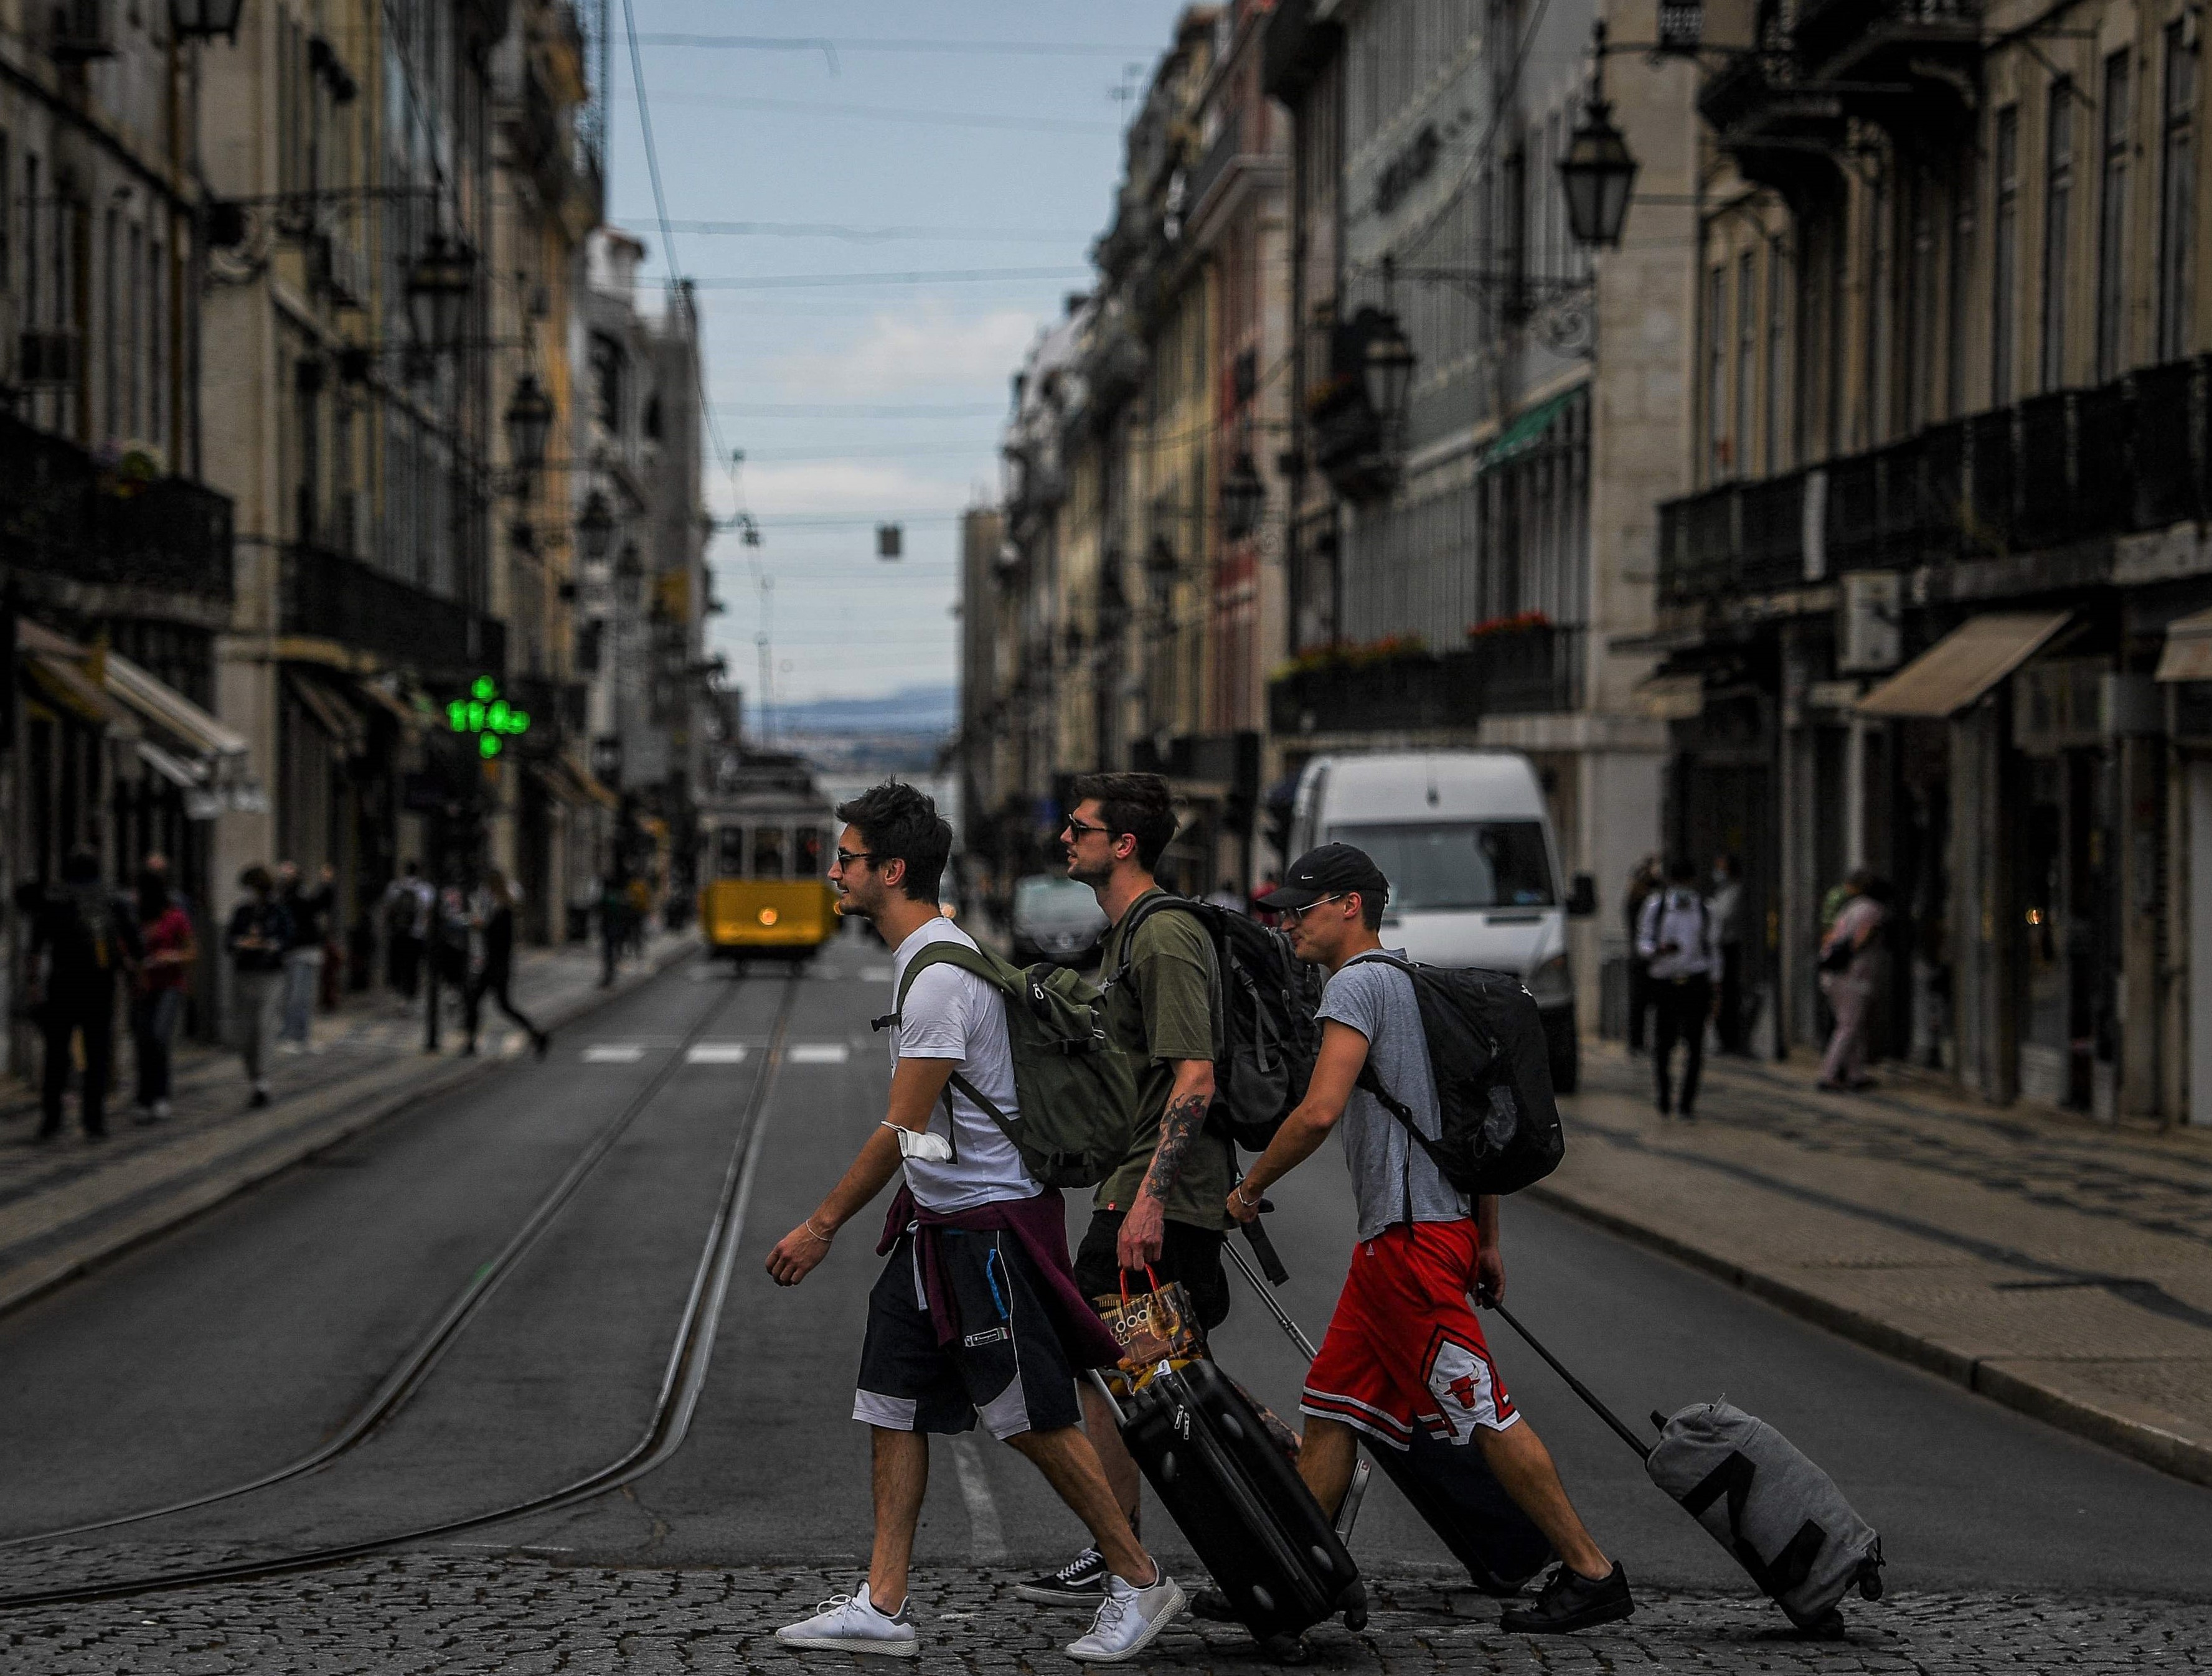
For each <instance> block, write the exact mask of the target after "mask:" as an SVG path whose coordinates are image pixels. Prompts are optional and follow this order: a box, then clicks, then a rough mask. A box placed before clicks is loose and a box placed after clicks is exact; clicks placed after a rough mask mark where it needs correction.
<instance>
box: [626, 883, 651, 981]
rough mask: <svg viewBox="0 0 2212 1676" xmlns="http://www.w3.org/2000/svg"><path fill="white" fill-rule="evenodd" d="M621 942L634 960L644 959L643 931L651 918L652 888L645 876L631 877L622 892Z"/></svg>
mask: <svg viewBox="0 0 2212 1676" xmlns="http://www.w3.org/2000/svg"><path fill="white" fill-rule="evenodd" d="M623 908H624V909H625V912H624V913H623V944H624V945H625V947H626V948H627V949H628V950H629V954H630V955H631V956H632V957H633V958H635V959H638V960H642V959H644V958H645V929H646V926H647V922H648V921H650V920H652V918H653V887H652V886H651V885H650V884H647V883H646V880H645V875H644V874H642V873H637V874H634V875H632V877H631V878H630V882H629V884H628V885H627V886H625V887H624V889H623Z"/></svg>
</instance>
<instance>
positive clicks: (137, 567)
mask: <svg viewBox="0 0 2212 1676" xmlns="http://www.w3.org/2000/svg"><path fill="white" fill-rule="evenodd" d="M0 460H5V461H6V462H7V465H6V466H5V468H4V469H0V563H5V564H8V565H9V566H12V567H14V568H17V569H20V570H24V571H29V572H33V573H38V574H46V575H52V576H59V577H64V578H66V579H68V580H70V581H73V582H81V583H88V584H92V585H94V586H110V587H115V586H129V587H132V588H138V589H146V590H152V591H155V592H164V593H171V594H177V595H181V596H185V597H186V598H191V599H193V600H195V601H198V602H201V603H203V604H211V605H219V606H228V604H229V603H230V599H231V591H232V586H233V579H232V575H231V557H232V556H231V503H230V498H229V496H228V495H218V494H217V493H216V491H215V490H213V489H209V488H206V487H205V486H204V485H202V484H200V483H192V482H191V481H189V480H188V479H185V478H183V477H157V478H154V479H152V480H151V481H142V480H140V479H137V478H136V477H131V476H129V475H127V474H125V473H122V472H118V471H111V470H109V469H107V468H105V467H103V466H102V465H101V464H100V462H99V461H98V460H95V459H94V458H93V457H92V456H91V455H90V454H88V453H87V452H85V451H84V450H83V449H82V448H80V447H78V446H76V444H75V443H73V442H70V441H69V440H66V439H64V438H62V437H58V436H55V435H53V434H51V433H49V432H46V431H41V430H36V429H33V428H32V427H30V426H28V425H26V424H24V423H23V422H21V420H18V419H13V418H9V417H8V416H5V415H0Z"/></svg>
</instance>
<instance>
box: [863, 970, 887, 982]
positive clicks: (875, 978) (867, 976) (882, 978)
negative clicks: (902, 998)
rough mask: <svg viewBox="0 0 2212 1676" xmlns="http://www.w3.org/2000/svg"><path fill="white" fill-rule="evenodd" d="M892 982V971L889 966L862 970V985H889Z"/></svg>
mask: <svg viewBox="0 0 2212 1676" xmlns="http://www.w3.org/2000/svg"><path fill="white" fill-rule="evenodd" d="M860 981H861V982H862V983H889V982H890V981H891V969H890V967H888V966H863V967H862V968H861V969H860Z"/></svg>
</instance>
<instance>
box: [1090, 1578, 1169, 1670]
mask: <svg viewBox="0 0 2212 1676" xmlns="http://www.w3.org/2000/svg"><path fill="white" fill-rule="evenodd" d="M1153 1565H1154V1568H1155V1570H1158V1572H1159V1578H1158V1582H1154V1583H1153V1584H1152V1587H1151V1588H1138V1587H1137V1586H1136V1585H1135V1584H1134V1583H1132V1582H1127V1581H1126V1580H1125V1579H1123V1578H1121V1577H1114V1576H1109V1577H1108V1578H1107V1579H1106V1598H1105V1599H1104V1600H1101V1601H1100V1602H1099V1603H1098V1616H1097V1618H1094V1619H1093V1620H1092V1621H1091V1633H1090V1634H1089V1635H1087V1636H1085V1637H1083V1639H1082V1640H1080V1641H1076V1642H1071V1643H1068V1647H1067V1656H1068V1657H1069V1658H1071V1659H1075V1660H1079V1661H1081V1662H1082V1663H1085V1664H1124V1663H1127V1661H1129V1660H1131V1659H1133V1658H1135V1657H1136V1656H1137V1655H1138V1654H1139V1653H1141V1652H1143V1651H1144V1650H1145V1649H1146V1648H1147V1647H1149V1646H1151V1645H1152V1642H1153V1639H1154V1638H1155V1637H1157V1636H1158V1634H1159V1632H1160V1631H1161V1630H1164V1629H1166V1628H1167V1626H1168V1625H1169V1624H1172V1623H1174V1622H1175V1621H1176V1618H1179V1617H1181V1616H1182V1611H1183V1607H1184V1606H1185V1605H1186V1604H1187V1603H1186V1602H1185V1600H1184V1599H1183V1593H1182V1589H1181V1588H1178V1587H1177V1586H1176V1580H1175V1579H1174V1578H1173V1577H1170V1576H1168V1574H1167V1571H1166V1569H1165V1568H1164V1567H1162V1566H1160V1564H1159V1563H1158V1561H1157V1560H1156V1561H1154V1562H1153Z"/></svg>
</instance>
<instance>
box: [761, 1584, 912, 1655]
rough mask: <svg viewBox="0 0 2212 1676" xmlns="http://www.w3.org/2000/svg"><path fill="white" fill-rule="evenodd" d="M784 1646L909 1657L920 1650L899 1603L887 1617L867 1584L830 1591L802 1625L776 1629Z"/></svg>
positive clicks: (778, 1637) (909, 1622) (910, 1622)
mask: <svg viewBox="0 0 2212 1676" xmlns="http://www.w3.org/2000/svg"><path fill="white" fill-rule="evenodd" d="M775 1638H776V1639H777V1640H778V1641H780V1642H781V1643H783V1644H784V1645H785V1646H786V1647H805V1648H809V1649H814V1650H816V1651H819V1652H825V1653H880V1654H882V1655H884V1656H885V1657H887V1658H893V1659H910V1658H912V1657H913V1656H914V1655H915V1654H916V1653H918V1652H919V1651H921V1647H920V1645H919V1643H917V1642H916V1641H915V1634H914V1624H913V1622H912V1621H911V1620H910V1619H909V1618H908V1616H907V1608H906V1607H905V1606H901V1607H900V1608H899V1609H898V1611H897V1612H896V1613H893V1614H891V1615H890V1616H886V1615H885V1614H884V1613H883V1612H878V1611H877V1610H876V1606H875V1602H873V1601H872V1600H869V1599H868V1586H867V1584H866V1583H862V1584H861V1585H860V1593H859V1594H833V1595H831V1596H830V1597H829V1599H828V1600H824V1601H823V1603H822V1609H821V1610H820V1611H819V1612H816V1613H815V1614H814V1616H813V1617H811V1618H808V1619H806V1620H805V1622H804V1623H801V1624H785V1625H784V1626H783V1627H782V1628H781V1630H777V1631H776V1632H775Z"/></svg>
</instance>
